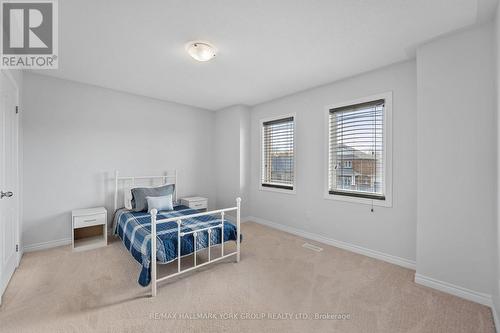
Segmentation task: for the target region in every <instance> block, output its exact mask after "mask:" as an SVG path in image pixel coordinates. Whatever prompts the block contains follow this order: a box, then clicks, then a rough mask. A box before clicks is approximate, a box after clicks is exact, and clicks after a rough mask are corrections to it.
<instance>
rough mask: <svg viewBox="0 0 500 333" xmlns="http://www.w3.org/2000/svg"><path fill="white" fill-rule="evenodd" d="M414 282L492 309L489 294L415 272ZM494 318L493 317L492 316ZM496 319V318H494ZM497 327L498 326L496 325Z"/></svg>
mask: <svg viewBox="0 0 500 333" xmlns="http://www.w3.org/2000/svg"><path fill="white" fill-rule="evenodd" d="M415 283H418V284H420V285H422V286H426V287H429V288H433V289H436V290H439V291H442V292H445V293H448V294H451V295H454V296H458V297H460V298H464V299H466V300H469V301H472V302H476V303H479V304H482V305H486V306H489V307H491V308H492V310H494V309H493V307H492V306H493V302H492V299H491V295H489V294H485V293H481V292H478V291H474V290H470V289H467V288H464V287H460V286H457V285H455V284H451V283H448V282H444V281H440V280H436V279H433V278H430V277H428V276H424V275H422V274H418V273H415ZM493 316H495V311H493ZM493 318H494V319H495V317H493ZM495 321H496V320H495ZM497 327H498V326H497Z"/></svg>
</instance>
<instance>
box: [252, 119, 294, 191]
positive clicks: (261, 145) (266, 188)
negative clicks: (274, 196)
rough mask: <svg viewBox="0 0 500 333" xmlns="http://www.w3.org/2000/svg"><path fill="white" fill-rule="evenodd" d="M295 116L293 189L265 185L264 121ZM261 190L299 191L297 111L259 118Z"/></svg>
mask: <svg viewBox="0 0 500 333" xmlns="http://www.w3.org/2000/svg"><path fill="white" fill-rule="evenodd" d="M290 117H293V184H292V189H287V188H279V187H273V186H263V185H262V178H263V174H262V172H263V169H264V168H263V167H262V163H263V162H264V149H263V147H264V132H263V131H264V123H266V122H269V121H274V120H280V119H284V118H290ZM259 126H260V128H259V136H260V138H259V169H260V171H259V190H261V191H269V192H276V193H284V194H296V193H297V115H296V114H295V113H287V114H280V115H277V116H272V117H267V118H262V119H260V120H259Z"/></svg>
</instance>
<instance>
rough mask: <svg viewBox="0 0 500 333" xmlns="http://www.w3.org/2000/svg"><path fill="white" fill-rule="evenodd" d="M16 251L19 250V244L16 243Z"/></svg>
mask: <svg viewBox="0 0 500 333" xmlns="http://www.w3.org/2000/svg"><path fill="white" fill-rule="evenodd" d="M16 252H19V244H16Z"/></svg>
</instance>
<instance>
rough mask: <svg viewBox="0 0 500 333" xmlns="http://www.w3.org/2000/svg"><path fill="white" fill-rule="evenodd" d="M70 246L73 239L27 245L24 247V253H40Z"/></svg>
mask: <svg viewBox="0 0 500 333" xmlns="http://www.w3.org/2000/svg"><path fill="white" fill-rule="evenodd" d="M68 244H71V238H64V239H57V240H52V241H48V242H42V243H36V244H30V245H25V246H23V252H33V251H40V250H45V249H50V248H53V247H58V246H63V245H68Z"/></svg>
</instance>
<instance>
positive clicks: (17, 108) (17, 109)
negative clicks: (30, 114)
mask: <svg viewBox="0 0 500 333" xmlns="http://www.w3.org/2000/svg"><path fill="white" fill-rule="evenodd" d="M16 113H19V106H18V105H16Z"/></svg>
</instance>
